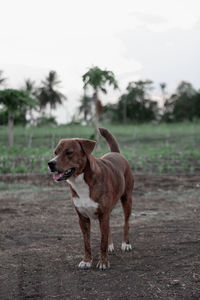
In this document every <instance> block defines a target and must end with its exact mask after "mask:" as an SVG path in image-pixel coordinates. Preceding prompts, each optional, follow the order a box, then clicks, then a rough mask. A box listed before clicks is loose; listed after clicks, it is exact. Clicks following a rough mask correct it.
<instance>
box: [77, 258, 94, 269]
mask: <svg viewBox="0 0 200 300" xmlns="http://www.w3.org/2000/svg"><path fill="white" fill-rule="evenodd" d="M91 266H92V261H84V260H82V261H81V262H80V263H79V265H78V267H79V269H84V270H86V269H90V268H91Z"/></svg>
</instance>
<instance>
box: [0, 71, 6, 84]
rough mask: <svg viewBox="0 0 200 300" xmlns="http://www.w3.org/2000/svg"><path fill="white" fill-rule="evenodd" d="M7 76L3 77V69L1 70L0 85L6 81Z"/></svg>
mask: <svg viewBox="0 0 200 300" xmlns="http://www.w3.org/2000/svg"><path fill="white" fill-rule="evenodd" d="M6 80H7V78H5V77H3V71H1V70H0V86H1V85H3V83H5V82H6Z"/></svg>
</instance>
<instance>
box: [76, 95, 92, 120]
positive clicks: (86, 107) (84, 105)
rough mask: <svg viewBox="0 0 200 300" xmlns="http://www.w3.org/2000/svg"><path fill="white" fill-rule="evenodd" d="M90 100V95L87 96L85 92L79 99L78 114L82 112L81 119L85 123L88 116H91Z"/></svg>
mask: <svg viewBox="0 0 200 300" xmlns="http://www.w3.org/2000/svg"><path fill="white" fill-rule="evenodd" d="M91 100H92V99H91V97H88V96H87V95H86V94H84V95H83V96H82V97H81V99H80V102H81V105H80V106H79V114H82V113H83V119H84V121H85V122H86V123H87V122H88V117H89V116H91V113H92V107H91V102H92V101H91Z"/></svg>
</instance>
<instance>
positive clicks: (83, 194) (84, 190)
mask: <svg viewBox="0 0 200 300" xmlns="http://www.w3.org/2000/svg"><path fill="white" fill-rule="evenodd" d="M67 181H68V183H69V184H70V185H71V186H72V188H73V189H74V190H75V192H76V194H77V195H78V197H73V202H74V205H75V207H76V208H77V209H78V211H79V212H80V213H81V214H82V215H83V216H85V217H88V218H90V219H96V218H97V216H96V215H95V213H96V211H97V208H98V206H99V205H98V203H96V202H94V201H93V200H92V199H91V198H90V191H89V186H88V185H87V183H86V182H85V180H84V178H83V174H81V175H79V176H78V177H76V178H72V179H71V178H70V179H68V180H67Z"/></svg>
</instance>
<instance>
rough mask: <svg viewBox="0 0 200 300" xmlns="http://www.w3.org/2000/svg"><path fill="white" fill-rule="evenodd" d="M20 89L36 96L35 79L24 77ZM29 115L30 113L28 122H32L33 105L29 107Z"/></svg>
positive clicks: (31, 95)
mask: <svg viewBox="0 0 200 300" xmlns="http://www.w3.org/2000/svg"><path fill="white" fill-rule="evenodd" d="M22 89H23V90H24V91H26V92H27V93H28V95H29V96H30V97H37V89H36V87H35V81H33V80H31V79H29V78H28V79H26V80H25V83H24V86H23V88H22ZM35 108H36V107H34V109H35ZM29 115H30V123H34V117H33V107H30V108H29Z"/></svg>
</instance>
